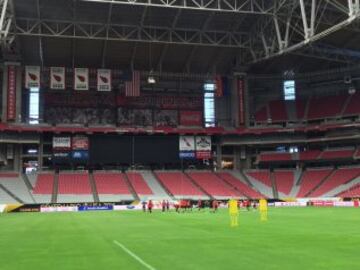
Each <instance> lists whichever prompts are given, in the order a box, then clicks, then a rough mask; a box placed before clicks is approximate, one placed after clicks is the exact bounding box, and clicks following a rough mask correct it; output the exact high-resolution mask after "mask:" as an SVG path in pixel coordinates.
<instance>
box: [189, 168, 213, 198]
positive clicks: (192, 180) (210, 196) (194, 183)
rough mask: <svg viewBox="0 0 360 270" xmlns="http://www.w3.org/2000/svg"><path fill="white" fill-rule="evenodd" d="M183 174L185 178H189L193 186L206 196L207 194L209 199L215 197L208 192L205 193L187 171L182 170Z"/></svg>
mask: <svg viewBox="0 0 360 270" xmlns="http://www.w3.org/2000/svg"><path fill="white" fill-rule="evenodd" d="M184 174H185V175H186V176H187V178H189V180H190V181H191V183H192V184H193V185H194V186H195V187H197V188H198V189H199V190H200V191H201V192H202V193H204V194H205V195H206V196H208V197H209V198H210V199H211V200H214V199H215V198H214V196H212V195H211V194H210V193H207V192H206V191H205V190H204V189H203V188H202V187H201V186H200V185H199V184H198V183H196V182H195V181H194V179H193V178H192V177H191V176H190V175H189V174H188V173H186V172H185V171H184Z"/></svg>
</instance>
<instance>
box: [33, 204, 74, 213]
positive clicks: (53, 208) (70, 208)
mask: <svg viewBox="0 0 360 270" xmlns="http://www.w3.org/2000/svg"><path fill="white" fill-rule="evenodd" d="M77 211H78V207H77V206H42V207H40V212H41V213H52V212H77Z"/></svg>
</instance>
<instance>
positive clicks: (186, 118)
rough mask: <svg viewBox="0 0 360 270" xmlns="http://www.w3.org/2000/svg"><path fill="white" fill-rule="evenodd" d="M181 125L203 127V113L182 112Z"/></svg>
mask: <svg viewBox="0 0 360 270" xmlns="http://www.w3.org/2000/svg"><path fill="white" fill-rule="evenodd" d="M180 125H182V126H202V113H201V112H200V111H181V112H180Z"/></svg>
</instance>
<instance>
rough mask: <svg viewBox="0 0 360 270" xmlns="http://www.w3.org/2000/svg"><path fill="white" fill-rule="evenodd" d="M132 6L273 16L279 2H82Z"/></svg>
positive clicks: (222, 0) (260, 0) (127, 0)
mask: <svg viewBox="0 0 360 270" xmlns="http://www.w3.org/2000/svg"><path fill="white" fill-rule="evenodd" d="M81 1H83V2H93V3H105V4H106V3H108V4H118V5H132V6H136V5H137V6H151V7H160V8H176V9H188V10H200V11H215V12H232V13H243V14H260V15H271V14H272V12H273V11H274V7H275V4H276V2H277V0H243V1H239V0H182V1H177V0H81Z"/></svg>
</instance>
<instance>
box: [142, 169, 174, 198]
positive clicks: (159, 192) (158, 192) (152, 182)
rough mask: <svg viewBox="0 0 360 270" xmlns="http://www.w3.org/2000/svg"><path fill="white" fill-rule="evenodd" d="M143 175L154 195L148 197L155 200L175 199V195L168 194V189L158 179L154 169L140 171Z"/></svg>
mask: <svg viewBox="0 0 360 270" xmlns="http://www.w3.org/2000/svg"><path fill="white" fill-rule="evenodd" d="M139 173H140V174H141V175H142V177H143V179H144V180H145V182H146V184H147V185H148V186H149V188H150V189H151V190H152V192H153V195H151V196H148V199H153V200H160V199H165V200H172V199H174V198H173V196H171V195H170V194H168V193H167V192H166V190H165V189H164V188H163V187H162V185H161V184H160V182H159V181H158V179H157V178H156V176H155V174H154V173H153V172H152V171H139Z"/></svg>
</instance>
